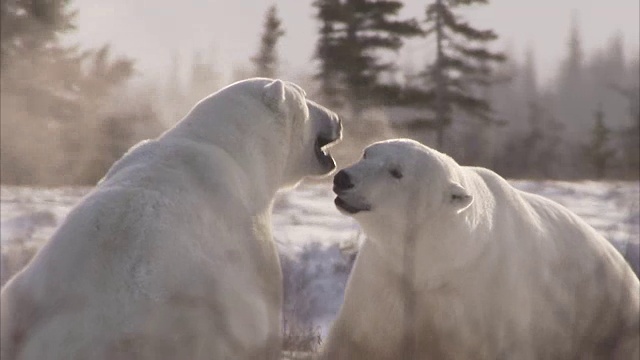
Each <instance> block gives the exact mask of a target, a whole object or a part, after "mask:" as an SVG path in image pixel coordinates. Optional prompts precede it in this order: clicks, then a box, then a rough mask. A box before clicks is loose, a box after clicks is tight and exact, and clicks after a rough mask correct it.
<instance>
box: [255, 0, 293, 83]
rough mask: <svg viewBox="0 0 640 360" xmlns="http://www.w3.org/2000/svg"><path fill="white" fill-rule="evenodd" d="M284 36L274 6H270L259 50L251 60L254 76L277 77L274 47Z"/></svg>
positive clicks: (276, 60)
mask: <svg viewBox="0 0 640 360" xmlns="http://www.w3.org/2000/svg"><path fill="white" fill-rule="evenodd" d="M284 34H285V32H284V30H283V29H282V22H281V21H280V19H279V18H278V14H277V9H276V6H275V5H272V6H271V7H270V8H269V10H268V11H267V14H266V17H265V20H264V32H263V33H262V38H261V39H260V50H259V51H258V54H256V56H254V57H253V58H252V59H251V60H252V61H253V64H254V66H255V68H256V69H255V75H256V76H260V77H268V78H273V77H275V76H276V75H277V73H278V55H277V53H276V45H277V44H278V40H279V39H280V37H282V36H283V35H284Z"/></svg>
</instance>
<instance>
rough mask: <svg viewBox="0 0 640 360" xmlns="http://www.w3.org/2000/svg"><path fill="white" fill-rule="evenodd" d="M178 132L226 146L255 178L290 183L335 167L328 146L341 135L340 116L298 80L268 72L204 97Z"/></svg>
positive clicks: (271, 183) (275, 185) (279, 185)
mask: <svg viewBox="0 0 640 360" xmlns="http://www.w3.org/2000/svg"><path fill="white" fill-rule="evenodd" d="M177 127H178V128H181V129H180V130H179V131H176V133H177V134H179V136H185V134H186V136H188V137H190V138H199V139H201V140H203V141H207V142H211V143H213V144H215V145H216V146H217V147H221V148H224V149H225V150H226V152H227V153H229V154H230V155H231V156H232V157H234V158H235V159H236V161H237V163H238V164H240V165H241V166H242V167H244V169H245V171H246V172H247V173H248V174H249V176H250V177H251V178H253V179H260V180H261V181H262V182H264V183H265V185H266V186H267V187H268V188H270V189H273V188H276V189H278V188H282V187H289V186H293V185H295V184H297V183H298V182H299V181H300V180H302V178H304V177H307V176H324V175H328V174H329V173H331V172H332V171H333V170H334V169H335V167H336V163H335V161H334V159H333V157H332V156H331V155H330V154H329V153H328V152H327V149H328V148H329V147H330V146H332V145H334V144H335V143H336V142H337V141H338V140H340V139H341V137H342V125H341V121H340V119H339V118H338V116H337V115H336V114H335V113H334V112H332V111H330V110H328V109H326V108H324V107H322V106H321V105H318V104H316V103H315V102H313V101H311V100H309V99H307V97H306V93H305V91H304V90H303V89H302V88H301V87H300V86H298V85H296V84H294V83H292V82H288V81H283V80H274V79H267V78H252V79H247V80H242V81H238V82H236V83H233V84H231V85H229V86H227V87H225V88H223V89H221V90H219V91H218V92H216V93H214V94H212V95H210V96H209V97H207V98H205V99H203V100H201V101H200V102H199V103H198V104H197V105H196V106H195V107H194V108H193V109H192V110H191V111H190V113H189V114H188V115H187V117H186V118H185V119H184V120H183V121H181V123H180V124H179V125H178V126H177Z"/></svg>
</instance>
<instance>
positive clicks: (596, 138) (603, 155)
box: [585, 106, 615, 179]
mask: <svg viewBox="0 0 640 360" xmlns="http://www.w3.org/2000/svg"><path fill="white" fill-rule="evenodd" d="M594 118H595V123H594V126H593V128H592V129H591V141H590V142H589V144H588V145H587V146H586V147H585V153H586V156H587V160H588V161H589V163H591V166H592V167H593V170H594V172H595V176H596V178H597V179H602V178H604V176H605V174H606V170H607V164H608V162H609V160H611V158H612V157H613V155H614V154H615V151H613V150H612V149H611V148H610V147H609V137H610V135H611V130H609V128H607V126H606V125H605V122H604V112H603V111H602V107H601V106H600V107H598V109H597V110H596V111H595V112H594Z"/></svg>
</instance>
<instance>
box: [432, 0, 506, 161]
mask: <svg viewBox="0 0 640 360" xmlns="http://www.w3.org/2000/svg"><path fill="white" fill-rule="evenodd" d="M486 3H488V0H435V1H434V2H433V3H432V4H430V5H428V6H427V9H426V16H427V20H426V21H427V25H428V28H427V30H426V33H427V38H435V46H436V48H435V54H436V56H435V60H434V62H433V63H432V64H430V65H429V66H428V67H427V69H426V71H425V72H424V73H423V74H422V76H423V77H424V79H425V86H426V90H425V92H426V94H427V96H426V98H433V99H435V101H431V102H425V103H423V104H422V105H423V106H424V107H426V108H427V109H429V110H431V111H432V113H433V115H434V118H432V119H429V118H426V119H423V121H425V122H428V123H427V124H425V126H427V127H430V128H432V129H434V130H435V131H436V135H437V147H438V148H440V149H441V148H442V147H443V145H444V137H445V131H446V129H447V128H448V127H449V126H451V123H452V121H453V117H452V113H453V111H454V110H455V109H458V110H461V111H462V112H464V113H465V114H467V115H469V116H470V117H473V118H477V119H480V120H483V121H485V122H487V123H489V122H491V121H492V120H494V119H493V118H492V109H491V106H490V104H489V102H488V101H487V99H486V98H484V97H483V96H479V95H478V90H479V89H483V88H487V87H488V86H490V85H491V83H492V82H493V81H494V80H495V79H494V78H493V76H492V75H493V74H492V68H493V67H492V66H493V65H494V64H496V63H500V62H502V61H504V60H505V56H504V54H502V53H499V52H492V51H490V50H488V48H487V46H488V44H489V43H490V42H492V41H494V40H496V39H497V38H498V36H497V35H496V34H495V33H494V32H493V31H492V30H478V29H476V28H474V27H472V26H471V25H469V24H468V23H467V22H465V21H464V20H462V18H461V17H460V16H458V15H456V14H455V13H454V11H455V10H456V9H458V8H460V7H461V6H468V5H474V4H486ZM429 94H431V96H428V95H429Z"/></svg>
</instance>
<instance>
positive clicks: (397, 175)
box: [389, 169, 402, 179]
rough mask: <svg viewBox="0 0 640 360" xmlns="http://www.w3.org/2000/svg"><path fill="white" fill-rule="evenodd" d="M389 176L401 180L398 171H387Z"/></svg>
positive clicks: (400, 174)
mask: <svg viewBox="0 0 640 360" xmlns="http://www.w3.org/2000/svg"><path fill="white" fill-rule="evenodd" d="M389 174H391V176H393V177H394V178H396V179H402V173H401V172H400V170H398V169H391V170H389Z"/></svg>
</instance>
